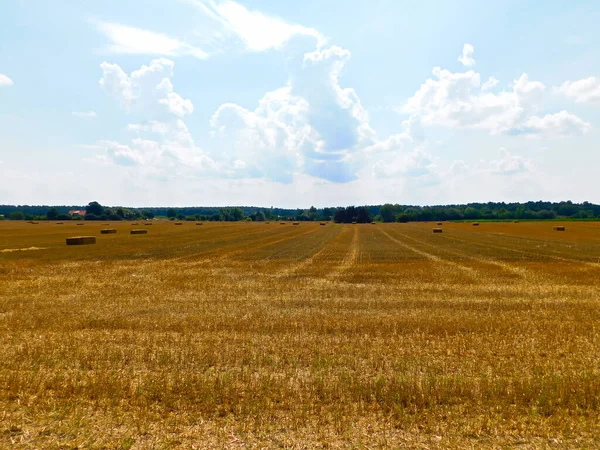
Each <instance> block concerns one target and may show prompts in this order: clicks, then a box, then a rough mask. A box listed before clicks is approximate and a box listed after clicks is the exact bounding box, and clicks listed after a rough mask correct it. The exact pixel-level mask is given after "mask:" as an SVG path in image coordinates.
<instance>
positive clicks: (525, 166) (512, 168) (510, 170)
mask: <svg viewBox="0 0 600 450" xmlns="http://www.w3.org/2000/svg"><path fill="white" fill-rule="evenodd" d="M531 165H532V163H531V160H529V159H528V158H524V157H523V156H519V155H514V154H511V153H510V152H508V151H507V150H505V149H501V150H500V158H499V159H495V160H492V161H490V162H489V163H488V164H487V165H484V171H490V172H492V173H494V174H497V175H516V174H518V173H523V172H528V171H529V170H530V168H531ZM486 166H487V167H486Z"/></svg>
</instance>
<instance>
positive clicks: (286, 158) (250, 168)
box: [211, 46, 375, 182]
mask: <svg viewBox="0 0 600 450" xmlns="http://www.w3.org/2000/svg"><path fill="white" fill-rule="evenodd" d="M349 58H350V52H349V51H348V50H344V49H342V48H340V47H336V46H333V47H330V48H328V49H324V50H317V51H315V52H309V53H306V54H304V55H303V56H302V57H301V58H300V59H299V60H297V61H294V62H293V63H292V64H290V79H289V83H288V86H287V87H284V88H281V89H278V90H275V91H273V92H269V93H267V94H266V95H265V96H264V97H263V98H262V99H261V100H260V102H259V106H258V108H257V109H255V110H254V111H249V110H247V109H245V108H242V107H241V106H238V105H235V104H225V105H222V106H221V107H220V108H219V109H218V110H217V111H216V112H215V114H214V115H213V118H212V121H211V124H212V126H213V128H214V130H215V131H216V132H218V133H219V135H220V136H221V137H227V138H228V141H227V142H228V145H225V146H224V147H226V148H228V149H230V152H231V153H232V155H231V157H234V158H235V159H237V160H241V161H244V162H245V166H244V170H245V171H246V174H253V175H254V176H258V175H264V176H266V177H268V178H270V179H278V180H280V181H291V179H292V178H291V177H292V174H293V173H294V171H295V170H299V171H302V172H304V173H306V174H309V175H312V176H315V177H318V178H322V179H326V180H329V181H335V182H346V181H349V180H352V179H355V178H356V175H355V172H356V170H357V169H358V168H359V164H358V159H359V158H360V153H361V151H362V150H363V149H364V148H365V147H366V146H368V145H371V144H372V143H373V142H374V138H375V133H374V131H373V130H372V129H371V127H370V125H369V117H368V114H367V112H366V110H365V109H364V108H363V107H362V105H361V103H360V99H359V98H358V96H357V95H356V93H355V92H354V90H353V89H350V88H342V87H341V86H340V85H339V74H340V71H341V70H342V68H343V66H344V64H345V62H346V61H347V60H348V59H349ZM231 140H234V142H231ZM278 168H280V170H278Z"/></svg>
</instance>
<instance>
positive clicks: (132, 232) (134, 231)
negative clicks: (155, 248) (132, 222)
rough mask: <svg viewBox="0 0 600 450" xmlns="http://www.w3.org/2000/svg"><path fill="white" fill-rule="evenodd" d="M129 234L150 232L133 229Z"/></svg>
mask: <svg viewBox="0 0 600 450" xmlns="http://www.w3.org/2000/svg"><path fill="white" fill-rule="evenodd" d="M129 234H148V230H139V229H138V230H131V231H130V232H129Z"/></svg>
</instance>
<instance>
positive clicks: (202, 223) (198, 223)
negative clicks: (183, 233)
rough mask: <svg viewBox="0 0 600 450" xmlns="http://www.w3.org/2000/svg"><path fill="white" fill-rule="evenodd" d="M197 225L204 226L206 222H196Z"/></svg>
mask: <svg viewBox="0 0 600 450" xmlns="http://www.w3.org/2000/svg"><path fill="white" fill-rule="evenodd" d="M196 225H204V222H196Z"/></svg>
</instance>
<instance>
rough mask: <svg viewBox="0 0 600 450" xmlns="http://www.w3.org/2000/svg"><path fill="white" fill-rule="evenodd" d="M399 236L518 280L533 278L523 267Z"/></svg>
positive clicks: (445, 236) (443, 236)
mask: <svg viewBox="0 0 600 450" xmlns="http://www.w3.org/2000/svg"><path fill="white" fill-rule="evenodd" d="M399 234H401V235H402V236H404V237H406V238H407V239H410V240H412V241H415V242H418V243H420V244H423V245H426V246H429V247H434V248H439V249H440V250H441V251H442V252H445V253H447V254H450V255H454V256H459V257H461V258H465V259H468V260H471V261H475V262H477V263H479V264H487V265H491V266H494V267H498V268H499V269H501V270H503V271H505V272H509V273H512V274H513V275H516V276H518V277H519V278H523V279H524V280H529V279H531V278H532V276H533V273H532V272H531V271H530V270H527V269H525V268H523V267H515V266H512V265H510V264H508V263H505V262H502V261H498V260H496V259H490V258H485V257H481V256H472V255H469V254H467V253H464V252H461V251H458V250H450V249H448V248H442V247H439V246H436V245H434V244H430V243H428V242H425V241H421V240H419V239H415V238H412V237H410V236H407V235H405V234H403V233H399ZM441 238H442V239H448V240H452V239H454V238H452V237H449V236H447V235H443V234H442V235H441ZM463 242H465V243H471V241H463Z"/></svg>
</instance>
